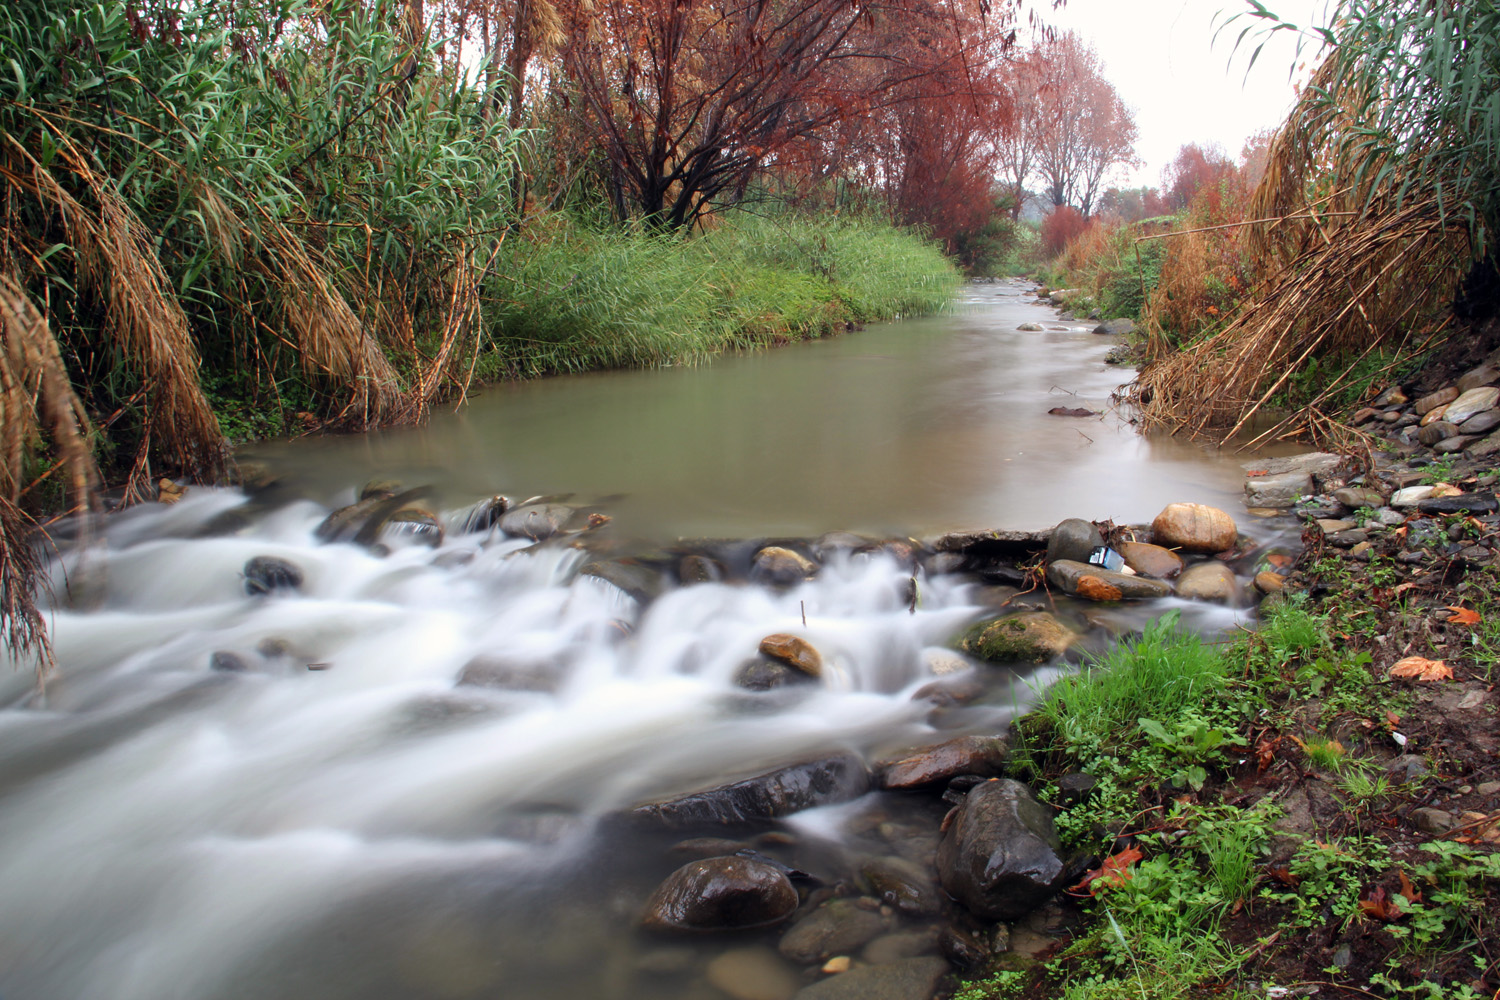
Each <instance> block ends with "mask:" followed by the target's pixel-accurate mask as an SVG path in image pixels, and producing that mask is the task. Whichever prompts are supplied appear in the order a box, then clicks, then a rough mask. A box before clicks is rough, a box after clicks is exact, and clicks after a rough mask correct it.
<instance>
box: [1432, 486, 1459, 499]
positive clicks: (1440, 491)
mask: <svg viewBox="0 0 1500 1000" xmlns="http://www.w3.org/2000/svg"><path fill="white" fill-rule="evenodd" d="M1463 492H1464V491H1463V490H1461V489H1459V488H1458V487H1457V486H1454V485H1453V484H1452V483H1438V484H1437V485H1436V486H1434V487H1433V488H1432V498H1433V499H1434V500H1436V499H1438V498H1439V497H1456V496H1462V495H1463Z"/></svg>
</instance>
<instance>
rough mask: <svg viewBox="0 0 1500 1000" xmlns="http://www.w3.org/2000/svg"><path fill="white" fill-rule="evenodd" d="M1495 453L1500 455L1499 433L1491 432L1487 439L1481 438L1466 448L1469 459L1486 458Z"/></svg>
mask: <svg viewBox="0 0 1500 1000" xmlns="http://www.w3.org/2000/svg"><path fill="white" fill-rule="evenodd" d="M1497 453H1500V431H1491V432H1490V434H1489V436H1488V437H1485V438H1481V439H1480V440H1479V441H1476V442H1475V443H1474V444H1471V445H1469V448H1468V454H1469V457H1470V458H1488V457H1489V456H1491V455H1494V454H1497Z"/></svg>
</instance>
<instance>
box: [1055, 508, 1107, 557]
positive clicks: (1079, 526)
mask: <svg viewBox="0 0 1500 1000" xmlns="http://www.w3.org/2000/svg"><path fill="white" fill-rule="evenodd" d="M1103 544H1104V538H1103V536H1102V535H1100V534H1099V529H1098V528H1096V527H1094V525H1093V523H1092V522H1090V521H1085V520H1083V519H1082V518H1078V517H1070V518H1068V519H1067V520H1066V521H1063V522H1061V523H1060V524H1058V526H1057V527H1055V528H1053V529H1052V536H1051V537H1050V538H1048V539H1047V561H1048V562H1052V561H1053V560H1055V559H1071V560H1073V561H1074V562H1087V561H1088V558H1089V553H1090V552H1092V551H1093V550H1094V549H1096V548H1098V547H1099V546H1101V545H1103Z"/></svg>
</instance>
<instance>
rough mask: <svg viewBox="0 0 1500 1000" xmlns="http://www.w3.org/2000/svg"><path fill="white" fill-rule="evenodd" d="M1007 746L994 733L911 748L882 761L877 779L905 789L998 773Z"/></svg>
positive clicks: (1003, 768)
mask: <svg viewBox="0 0 1500 1000" xmlns="http://www.w3.org/2000/svg"><path fill="white" fill-rule="evenodd" d="M1009 754H1010V748H1009V747H1008V746H1007V745H1006V742H1005V740H1004V739H1003V738H1000V737H996V736H960V737H958V738H957V739H952V740H948V741H947V742H945V743H939V744H938V745H937V746H931V747H924V748H922V749H920V750H914V751H912V752H911V753H908V754H907V755H906V756H904V757H902V758H901V759H900V760H895V761H892V762H891V763H889V764H886V765H885V767H884V769H883V771H882V774H881V778H880V783H881V785H882V786H883V787H885V788H890V789H900V790H902V791H909V790H911V789H916V788H926V787H928V786H931V785H937V784H946V783H947V782H948V780H949V779H950V778H953V777H955V776H957V775H960V774H978V775H982V776H984V777H986V778H988V777H992V776H995V775H999V774H1001V773H1002V772H1003V771H1004V770H1005V761H1006V759H1007V758H1008V757H1009Z"/></svg>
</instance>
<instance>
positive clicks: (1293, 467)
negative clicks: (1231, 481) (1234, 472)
mask: <svg viewBox="0 0 1500 1000" xmlns="http://www.w3.org/2000/svg"><path fill="white" fill-rule="evenodd" d="M1343 464H1344V459H1343V457H1342V456H1339V455H1335V454H1334V453H1333V452H1330V451H1308V452H1303V453H1302V454H1300V455H1283V456H1282V457H1280V458H1254V459H1250V460H1249V461H1247V462H1242V463H1240V467H1241V468H1242V469H1244V470H1245V472H1247V473H1249V472H1259V473H1261V474H1262V475H1266V476H1280V475H1283V474H1284V473H1288V472H1305V473H1307V474H1308V475H1310V476H1320V477H1322V476H1329V475H1332V474H1333V473H1334V472H1336V471H1338V468H1339V467H1340V466H1341V465H1343Z"/></svg>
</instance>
